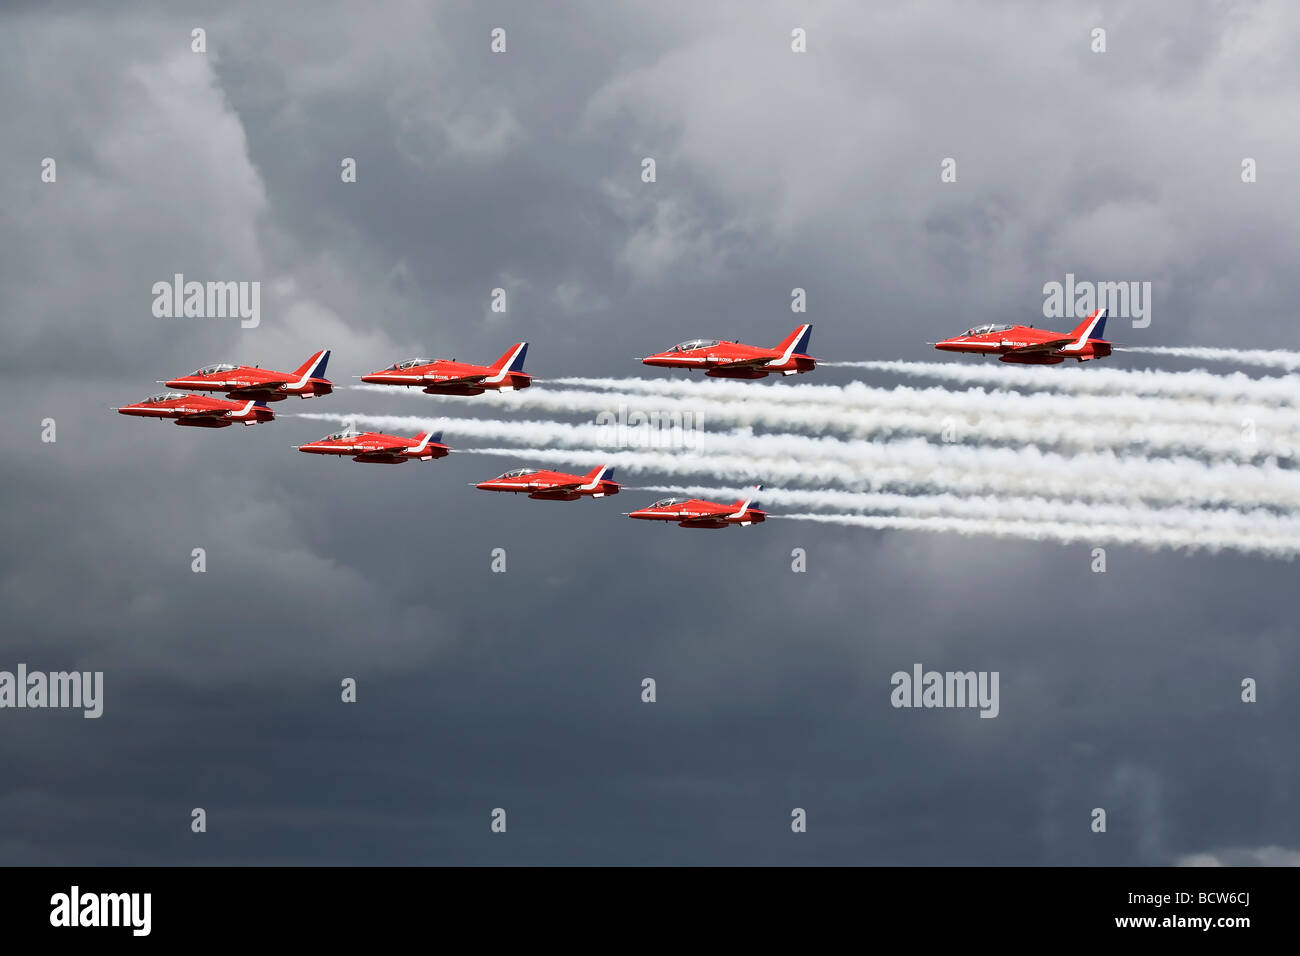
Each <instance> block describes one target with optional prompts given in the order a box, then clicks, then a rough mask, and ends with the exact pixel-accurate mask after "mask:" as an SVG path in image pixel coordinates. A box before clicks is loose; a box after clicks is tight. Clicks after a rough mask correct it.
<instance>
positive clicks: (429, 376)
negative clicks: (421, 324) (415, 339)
mask: <svg viewBox="0 0 1300 956" xmlns="http://www.w3.org/2000/svg"><path fill="white" fill-rule="evenodd" d="M527 354H528V343H527V342H516V343H515V344H514V345H512V346H510V348H509V349H508V350H507V351H506V353H505V355H502V356H501V357H500V358H499V359H497V360H496V361H495V362H493V363H492V364H491V365H470V364H469V363H467V362H456V361H452V360H450V359H427V358H414V359H407V360H406V361H405V362H394V363H393V364H392V365H390V366H388V368H386V369H381V370H380V371H378V372H371V373H370V374H369V375H362V376H361V381H363V382H369V383H370V384H372V385H406V386H408V387H410V386H416V387H419V388H423V389H424V390H425V391H426V392H428V393H429V394H430V395H482V394H483V393H484V392H485V391H488V390H489V389H494V390H496V391H500V392H509V391H513V390H515V389H520V388H527V387H528V386H529V385H531V384H532V377H531V376H530V375H528V374H527V373H526V372H524V356H525V355H527Z"/></svg>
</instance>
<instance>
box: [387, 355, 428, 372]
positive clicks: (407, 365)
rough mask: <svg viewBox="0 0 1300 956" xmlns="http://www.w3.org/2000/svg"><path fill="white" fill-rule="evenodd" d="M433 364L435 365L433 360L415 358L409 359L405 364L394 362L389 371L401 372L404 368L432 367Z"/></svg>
mask: <svg viewBox="0 0 1300 956" xmlns="http://www.w3.org/2000/svg"><path fill="white" fill-rule="evenodd" d="M432 364H433V359H431V358H413V359H407V360H406V361H405V362H394V363H393V364H392V365H390V366H388V369H389V371H392V372H399V371H401V370H402V369H404V368H415V367H416V366H417V365H432Z"/></svg>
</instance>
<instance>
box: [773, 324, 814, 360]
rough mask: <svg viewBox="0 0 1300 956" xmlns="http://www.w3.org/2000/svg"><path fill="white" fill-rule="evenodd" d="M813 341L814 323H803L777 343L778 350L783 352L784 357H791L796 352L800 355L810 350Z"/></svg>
mask: <svg viewBox="0 0 1300 956" xmlns="http://www.w3.org/2000/svg"><path fill="white" fill-rule="evenodd" d="M811 341H812V325H811V324H809V325H801V326H799V328H797V329H795V330H794V331H793V332H791V333H790V334H789V335H787V336H786V337H785V338H783V339H782V340H781V341H780V343H779V344H778V345H777V347H776V350H777V351H778V352H780V353H781V357H782V358H787V359H788V358H789V357H790V356H791V355H794V354H795V353H796V352H797V353H799V354H800V355H803V354H805V353H806V352H807V351H808V345H809V343H810V342H811Z"/></svg>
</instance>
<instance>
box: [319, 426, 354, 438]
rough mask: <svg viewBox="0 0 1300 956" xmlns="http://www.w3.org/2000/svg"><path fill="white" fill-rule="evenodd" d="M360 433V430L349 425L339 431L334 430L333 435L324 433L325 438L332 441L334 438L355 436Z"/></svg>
mask: <svg viewBox="0 0 1300 956" xmlns="http://www.w3.org/2000/svg"><path fill="white" fill-rule="evenodd" d="M360 434H361V432H359V431H357V430H356V429H355V428H353V427H352V426H351V425H349V426H348V427H347V428H345V429H343V431H341V432H335V433H334V434H333V435H326V436H325V440H326V441H334V440H335V439H336V438H356V437H357V436H358V435H360Z"/></svg>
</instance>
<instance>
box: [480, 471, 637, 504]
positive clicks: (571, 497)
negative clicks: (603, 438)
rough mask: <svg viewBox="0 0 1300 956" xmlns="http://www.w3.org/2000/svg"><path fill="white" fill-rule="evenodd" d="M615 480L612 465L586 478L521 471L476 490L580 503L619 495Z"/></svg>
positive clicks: (591, 472) (484, 482)
mask: <svg viewBox="0 0 1300 956" xmlns="http://www.w3.org/2000/svg"><path fill="white" fill-rule="evenodd" d="M613 479H614V469H613V468H610V467H609V466H608V465H601V466H600V467H598V468H593V469H592V470H591V471H589V472H587V473H586V474H585V475H569V474H566V473H564V472H562V471H533V470H530V469H527V468H520V469H518V470H516V471H507V472H506V473H505V474H504V475H501V476H499V477H497V478H493V479H492V480H490V481H480V482H479V483H478V484H476V485H475V486H474V487H475V488H479V489H481V490H483V491H510V492H514V493H515V494H524V493H526V494H527V495H528V497H529V498H538V499H541V500H543V501H576V500H578V499H579V498H581V497H583V496H589V497H592V498H603V497H605V496H606V495H616V494H618V482H616V481H614V480H613Z"/></svg>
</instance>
